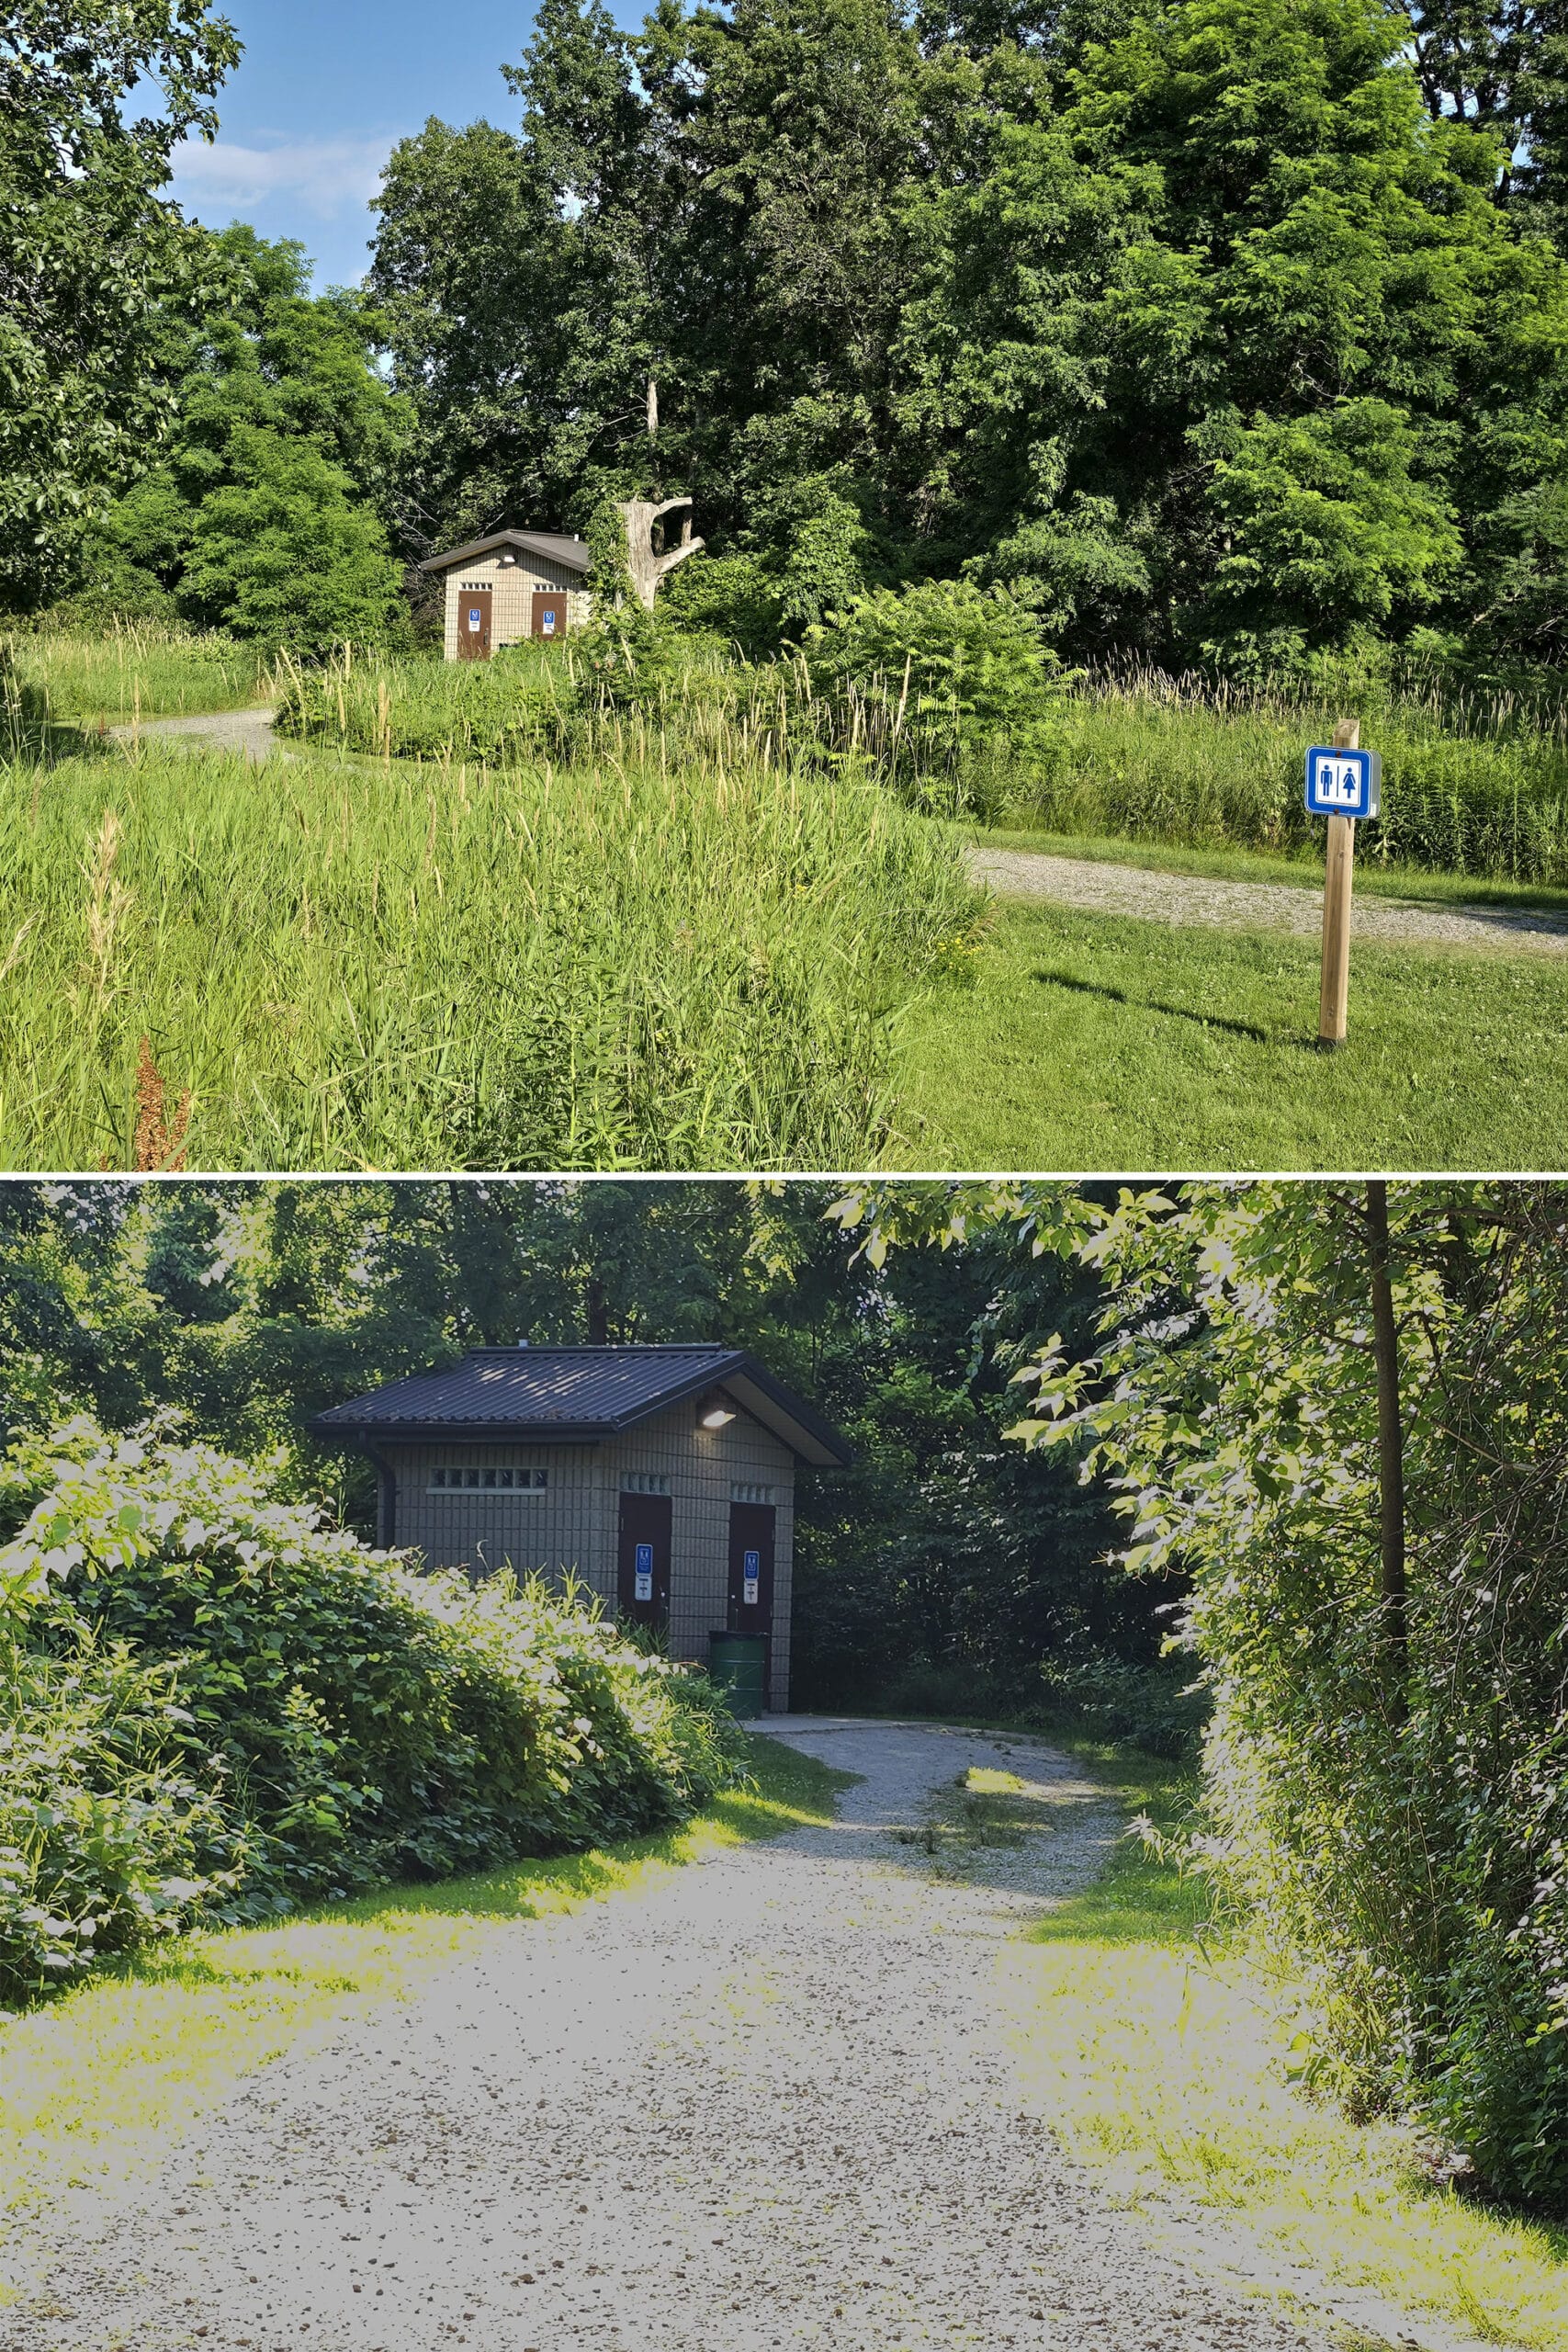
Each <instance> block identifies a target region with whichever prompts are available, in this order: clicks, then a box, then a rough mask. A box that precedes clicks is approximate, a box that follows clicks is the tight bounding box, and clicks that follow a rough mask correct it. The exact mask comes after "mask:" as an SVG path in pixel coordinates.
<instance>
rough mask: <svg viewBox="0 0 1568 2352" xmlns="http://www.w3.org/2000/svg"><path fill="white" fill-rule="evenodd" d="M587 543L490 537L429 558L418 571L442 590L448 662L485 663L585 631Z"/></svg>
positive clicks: (510, 534) (531, 535)
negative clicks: (503, 652)
mask: <svg viewBox="0 0 1568 2352" xmlns="http://www.w3.org/2000/svg"><path fill="white" fill-rule="evenodd" d="M591 562H592V558H591V557H590V555H589V552H588V547H587V543H586V541H585V540H582V539H574V538H569V537H567V536H566V535H565V533H564V532H561V531H494V532H492V533H491V536H490V537H489V538H488V539H470V540H469V542H468V546H467V547H461V548H450V549H449V550H448V551H447V553H446V554H445V555H433V556H427V557H426V558H425V560H424V561H423V563H422V564H421V565H420V567H419V568H420V570H421V571H429V572H437V573H441V574H443V575H444V576H445V579H446V635H445V640H444V650H445V652H446V659H447V661H448V662H488V661H489V659H490V657H491V654H492V653H495V652H498V651H499V650H500V649H501V648H502V646H503V645H518V644H520V643H521V642H522V640H523V639H524V638H525V637H537V638H543V639H551V638H558V637H566V636H568V635H570V632H571V630H573V629H574V628H583V627H584V626H585V625H586V623H587V621H588V618H589V615H590V612H591V609H592V598H591V597H590V595H589V593H588V584H587V583H588V572H589V568H590V565H591Z"/></svg>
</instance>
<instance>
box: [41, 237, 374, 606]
mask: <svg viewBox="0 0 1568 2352" xmlns="http://www.w3.org/2000/svg"><path fill="white" fill-rule="evenodd" d="M213 247H214V252H215V254H216V256H217V259H218V262H219V265H220V268H221V270H222V272H223V276H224V281H225V286H226V294H227V299H226V300H224V301H223V303H222V304H221V305H220V306H219V307H217V308H215V309H214V310H213V311H210V312H209V314H208V315H207V316H206V317H204V318H203V319H202V320H200V321H199V322H197V323H195V324H193V325H192V326H191V328H190V329H189V331H188V335H187V347H186V365H185V368H184V371H183V374H182V377H181V381H180V386H179V401H178V405H179V415H178V423H177V424H176V426H175V432H174V434H173V435H172V437H171V439H170V441H169V443H168V445H167V447H166V448H165V450H164V456H163V458H162V461H161V462H160V463H159V464H158V465H157V466H156V467H154V468H153V469H152V471H151V472H149V473H147V474H145V475H143V477H142V479H141V481H139V482H138V483H137V484H136V485H135V487H134V488H133V489H132V490H130V492H128V493H127V494H126V495H125V496H124V497H123V498H122V499H120V500H118V502H117V503H115V505H113V506H112V507H111V508H110V509H109V510H108V512H107V515H104V516H103V518H102V519H101V521H100V522H99V524H98V525H97V526H96V531H95V532H94V535H93V537H92V539H91V541H90V542H89V545H88V548H87V550H86V575H87V580H88V582H89V586H90V593H91V594H95V595H96V596H97V597H98V598H100V599H102V600H104V601H107V602H110V603H112V604H113V605H116V606H117V608H118V609H120V610H126V609H132V610H134V609H138V608H140V609H147V608H148V607H152V609H158V608H160V607H166V606H171V605H172V606H173V607H174V608H175V610H177V611H178V613H179V614H180V615H181V616H183V617H184V618H186V619H187V620H192V621H196V622H198V623H203V624H207V625H209V626H215V627H220V628H229V629H231V630H232V631H233V632H234V633H235V634H236V635H238V636H241V637H249V638H257V639H262V640H263V641H265V643H267V644H269V645H275V646H276V645H286V646H290V647H295V648H299V649H302V650H306V651H311V652H315V651H320V650H323V649H324V648H325V647H326V646H328V645H330V644H332V643H333V641H334V640H341V639H344V638H353V639H359V640H361V641H363V640H364V639H372V638H375V637H377V636H378V635H380V634H382V633H383V632H384V631H385V629H386V628H387V627H388V624H389V619H390V617H391V616H392V613H393V611H394V608H395V605H396V600H397V594H398V588H399V571H398V568H397V566H396V565H395V564H394V563H393V561H392V559H391V557H390V555H389V550H388V543H387V535H386V529H385V526H384V524H383V523H382V521H381V518H380V515H379V513H378V508H377V505H376V503H375V497H376V493H378V492H380V493H382V494H383V495H384V494H385V493H386V492H387V491H388V489H389V484H390V482H391V480H392V477H393V472H394V469H395V467H396V464H397V462H398V458H399V455H400V445H401V439H402V434H403V430H404V425H403V417H402V410H401V404H400V401H398V400H397V399H396V398H395V397H394V396H393V395H392V394H391V393H390V392H389V390H388V389H387V387H386V386H385V385H384V384H383V382H382V381H381V379H380V378H379V377H378V375H377V373H376V371H375V369H374V368H373V367H372V366H371V364H370V352H371V347H372V343H373V339H374V334H375V324H374V321H373V320H372V318H371V317H370V316H369V315H368V314H367V311H366V310H365V307H364V306H363V304H362V303H361V301H360V300H359V299H358V298H357V297H356V296H355V295H352V294H346V293H333V294H327V295H324V296H321V297H318V298H315V299H312V298H311V297H310V294H309V293H308V291H307V285H308V277H307V265H306V261H305V254H304V249H303V247H302V246H300V245H298V244H296V243H292V242H289V241H287V240H286V241H283V242H281V243H276V244H269V243H266V242H265V240H264V239H262V238H259V237H258V236H257V235H256V234H255V232H254V230H251V229H248V228H245V227H243V226H242V225H241V224H239V223H236V224H235V225H234V226H233V227H231V228H229V229H226V230H225V231H224V232H222V234H221V235H220V236H218V237H217V238H215V239H214V240H213Z"/></svg>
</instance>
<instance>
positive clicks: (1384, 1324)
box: [1367, 1177, 1410, 1723]
mask: <svg viewBox="0 0 1568 2352" xmlns="http://www.w3.org/2000/svg"><path fill="white" fill-rule="evenodd" d="M1367 1229H1368V1234H1369V1237H1370V1240H1371V1287H1372V1355H1373V1360H1374V1362H1375V1363H1376V1365H1377V1375H1378V1518H1379V1532H1380V1536H1381V1543H1382V1634H1383V1646H1384V1649H1385V1652H1386V1654H1387V1657H1388V1665H1389V1683H1390V1690H1391V1695H1392V1699H1393V1713H1394V1720H1395V1722H1396V1723H1403V1722H1404V1718H1405V1714H1406V1713H1407V1711H1408V1707H1409V1680H1410V1625H1409V1611H1408V1606H1407V1597H1406V1589H1405V1574H1404V1430H1403V1428H1402V1427H1401V1424H1400V1417H1399V1332H1398V1329H1397V1328H1396V1326H1395V1323H1394V1319H1393V1280H1392V1278H1391V1274H1390V1270H1389V1241H1388V1186H1387V1184H1386V1183H1385V1182H1383V1180H1382V1178H1381V1177H1374V1178H1372V1179H1371V1181H1369V1182H1368V1185H1367Z"/></svg>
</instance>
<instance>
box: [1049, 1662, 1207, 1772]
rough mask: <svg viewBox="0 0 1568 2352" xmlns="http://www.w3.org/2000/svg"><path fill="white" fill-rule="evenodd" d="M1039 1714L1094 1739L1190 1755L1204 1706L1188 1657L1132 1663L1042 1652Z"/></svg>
mask: <svg viewBox="0 0 1568 2352" xmlns="http://www.w3.org/2000/svg"><path fill="white" fill-rule="evenodd" d="M1040 1678H1041V1682H1042V1685H1043V1691H1044V1709H1043V1719H1044V1720H1046V1721H1049V1722H1063V1723H1066V1724H1071V1725H1072V1726H1073V1727H1074V1728H1075V1729H1077V1730H1080V1731H1085V1732H1088V1733H1089V1734H1090V1735H1091V1736H1093V1737H1094V1738H1096V1739H1108V1740H1124V1741H1126V1742H1127V1743H1128V1744H1129V1745H1130V1746H1132V1747H1141V1748H1143V1749H1145V1752H1146V1753H1147V1754H1149V1755H1151V1756H1169V1757H1188V1756H1195V1755H1196V1754H1197V1750H1198V1744H1199V1741H1200V1739H1201V1736H1202V1730H1203V1724H1204V1719H1205V1717H1206V1716H1207V1714H1208V1711H1209V1700H1208V1693H1207V1691H1203V1690H1201V1689H1199V1688H1197V1687H1195V1685H1194V1681H1193V1674H1192V1666H1191V1661H1190V1659H1162V1660H1160V1661H1158V1662H1156V1663H1154V1664H1150V1665H1146V1666H1137V1665H1134V1664H1133V1663H1132V1662H1131V1661H1130V1660H1128V1659H1126V1658H1118V1657H1103V1656H1100V1655H1088V1656H1078V1657H1048V1658H1046V1659H1045V1661H1044V1662H1043V1665H1042V1667H1041V1669H1040Z"/></svg>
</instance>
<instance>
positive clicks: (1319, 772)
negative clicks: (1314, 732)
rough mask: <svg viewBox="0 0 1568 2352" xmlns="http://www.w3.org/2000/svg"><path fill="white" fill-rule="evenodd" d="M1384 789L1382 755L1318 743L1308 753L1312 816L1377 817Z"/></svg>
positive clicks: (1307, 780)
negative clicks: (1327, 746)
mask: <svg viewBox="0 0 1568 2352" xmlns="http://www.w3.org/2000/svg"><path fill="white" fill-rule="evenodd" d="M1381 796H1382V753H1381V752H1352V751H1347V750H1341V749H1339V748H1337V746H1330V748H1329V749H1328V750H1327V751H1325V750H1324V748H1323V746H1322V745H1321V744H1314V747H1313V749H1312V750H1311V751H1310V752H1308V753H1307V774H1306V805H1307V814H1308V816H1309V817H1375V816H1376V815H1377V813H1378V802H1379V799H1380V797H1381Z"/></svg>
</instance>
